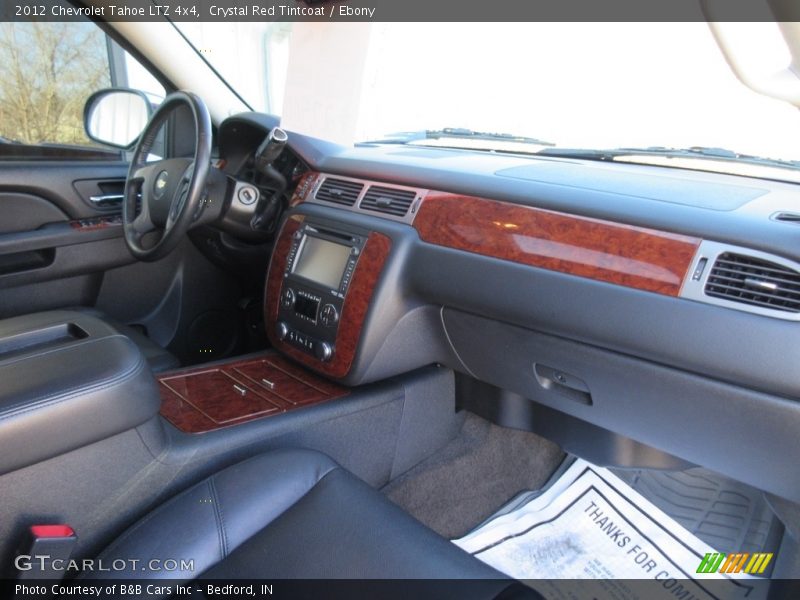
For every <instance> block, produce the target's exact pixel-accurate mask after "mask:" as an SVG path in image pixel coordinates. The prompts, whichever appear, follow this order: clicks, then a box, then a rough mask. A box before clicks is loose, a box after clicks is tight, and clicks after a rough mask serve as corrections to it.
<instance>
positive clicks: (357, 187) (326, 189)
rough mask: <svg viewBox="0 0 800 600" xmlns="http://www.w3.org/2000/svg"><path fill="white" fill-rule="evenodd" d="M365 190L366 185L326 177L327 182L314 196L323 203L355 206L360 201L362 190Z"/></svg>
mask: <svg viewBox="0 0 800 600" xmlns="http://www.w3.org/2000/svg"><path fill="white" fill-rule="evenodd" d="M363 189H364V184H363V183H359V182H358V181H348V180H347V179H336V178H335V177H326V178H325V181H324V182H323V183H322V185H321V186H320V187H319V189H318V190H317V194H316V195H315V196H314V197H315V198H316V199H317V200H322V201H323V202H332V203H333V204H343V205H344V206H353V204H355V203H356V200H358V196H359V194H361V190H363Z"/></svg>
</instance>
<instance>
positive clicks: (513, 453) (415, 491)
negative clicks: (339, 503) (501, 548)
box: [382, 413, 564, 538]
mask: <svg viewBox="0 0 800 600" xmlns="http://www.w3.org/2000/svg"><path fill="white" fill-rule="evenodd" d="M563 458H564V453H563V452H562V451H561V449H560V448H559V447H558V446H557V445H555V444H553V443H552V442H549V441H547V440H545V439H544V438H542V437H539V436H537V435H535V434H533V433H528V432H526V431H518V430H515V429H507V428H504V427H498V426H497V425H493V424H491V423H489V422H488V421H486V420H484V419H481V418H480V417H477V416H475V415H473V414H472V413H469V414H468V415H467V418H466V420H465V421H464V425H463V427H462V429H461V432H460V433H459V435H458V436H457V437H456V438H455V439H454V440H453V441H451V442H450V443H449V444H448V445H447V446H445V447H444V448H442V450H440V451H439V452H437V453H436V454H435V455H433V456H431V457H430V458H428V459H426V460H425V461H423V462H422V463H420V464H419V465H417V466H416V467H414V468H413V469H411V470H409V471H407V472H406V473H404V474H403V475H401V476H400V477H397V478H396V479H395V480H394V481H392V482H391V483H389V484H388V485H387V486H385V487H384V488H383V490H382V491H383V492H384V493H385V494H386V495H387V496H388V497H389V499H391V500H392V501H393V502H394V503H395V504H398V505H400V506H401V507H402V508H403V509H405V510H406V512H409V513H411V514H412V515H413V516H414V517H416V518H417V519H418V520H420V521H422V522H423V523H425V524H426V525H427V526H428V527H430V528H431V529H433V530H434V531H436V532H437V533H439V534H440V535H442V536H444V537H446V538H454V537H457V536H461V535H464V534H465V533H466V532H468V531H470V530H471V529H472V528H474V527H475V526H476V525H477V524H478V523H480V522H481V521H482V520H484V519H486V518H487V517H489V516H491V515H492V514H493V513H494V511H495V510H497V508H498V507H499V506H501V505H502V504H503V503H505V502H506V501H507V500H508V499H509V498H511V497H513V496H514V495H515V494H517V493H518V492H520V491H521V490H526V489H538V488H540V487H541V486H542V484H543V483H544V482H545V481H547V478H548V477H549V476H550V474H551V473H552V472H553V471H554V470H555V469H556V468H557V467H558V465H559V464H560V463H561V462H562V460H563Z"/></svg>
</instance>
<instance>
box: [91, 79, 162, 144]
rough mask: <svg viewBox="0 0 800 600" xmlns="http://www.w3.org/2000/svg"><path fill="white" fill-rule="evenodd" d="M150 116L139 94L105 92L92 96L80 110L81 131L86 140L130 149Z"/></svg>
mask: <svg viewBox="0 0 800 600" xmlns="http://www.w3.org/2000/svg"><path fill="white" fill-rule="evenodd" d="M152 112H153V109H152V106H151V104H150V100H148V99H147V96H146V95H145V94H144V93H143V92H139V91H137V90H129V89H123V88H109V89H105V90H100V91H99V92H95V93H94V94H92V95H91V96H89V99H88V100H87V101H86V106H85V107H84V109H83V127H84V129H85V130H86V135H87V136H89V139H91V140H94V141H95V142H100V143H101V144H105V145H106V146H112V147H114V148H121V149H123V150H124V149H128V148H131V147H132V146H133V145H134V144H135V143H136V140H138V139H139V135H140V134H141V133H142V131H143V130H144V126H145V125H146V124H147V121H148V120H149V119H150V115H151V113H152Z"/></svg>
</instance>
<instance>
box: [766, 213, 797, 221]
mask: <svg viewBox="0 0 800 600" xmlns="http://www.w3.org/2000/svg"><path fill="white" fill-rule="evenodd" d="M772 218H773V219H774V220H775V221H782V222H783V223H800V213H795V212H779V213H775V214H774V215H772Z"/></svg>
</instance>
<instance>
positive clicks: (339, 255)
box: [294, 235, 350, 290]
mask: <svg viewBox="0 0 800 600" xmlns="http://www.w3.org/2000/svg"><path fill="white" fill-rule="evenodd" d="M349 257H350V247H349V246H343V245H342V244H335V243H333V242H329V241H327V240H323V239H321V238H318V237H313V236H309V235H307V236H306V239H305V242H303V249H302V251H301V252H300V256H299V257H298V259H297V263H296V264H295V267H294V274H295V275H299V276H300V277H305V278H306V279H310V280H311V281H315V282H317V283H319V284H320V285H324V286H325V287H327V288H330V289H332V290H335V289H338V288H339V282H340V281H341V280H342V275H343V274H344V269H345V267H346V266H347V259H348V258H349Z"/></svg>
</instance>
